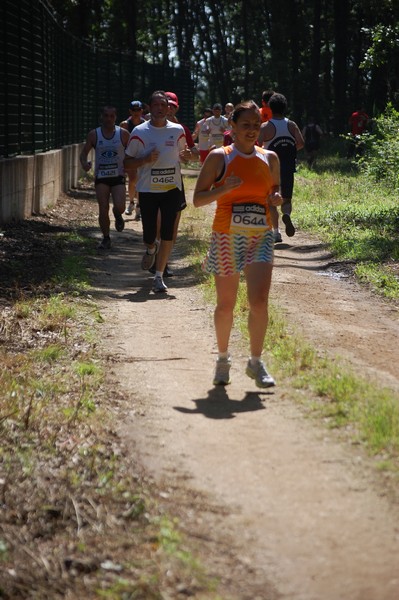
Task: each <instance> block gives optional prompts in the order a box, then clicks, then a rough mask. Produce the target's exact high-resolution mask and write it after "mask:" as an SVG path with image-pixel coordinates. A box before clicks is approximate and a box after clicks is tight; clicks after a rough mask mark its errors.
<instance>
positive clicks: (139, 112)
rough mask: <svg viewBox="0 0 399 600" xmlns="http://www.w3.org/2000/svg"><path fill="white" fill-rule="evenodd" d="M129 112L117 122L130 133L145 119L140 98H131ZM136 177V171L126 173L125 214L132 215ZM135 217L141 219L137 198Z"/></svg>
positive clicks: (137, 219)
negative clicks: (126, 196) (126, 200)
mask: <svg viewBox="0 0 399 600" xmlns="http://www.w3.org/2000/svg"><path fill="white" fill-rule="evenodd" d="M129 113H130V116H129V117H128V118H127V119H126V120H125V121H122V122H121V123H120V124H119V126H120V127H122V128H123V129H127V130H128V132H129V133H132V131H133V129H134V128H135V127H136V125H140V123H144V121H145V119H144V117H143V104H142V103H141V102H140V100H132V102H131V103H130V106H129ZM136 179H137V173H134V172H133V171H131V172H130V175H128V180H129V183H128V194H129V204H128V206H127V208H126V210H125V214H126V215H132V214H133V210H134V208H135V206H134V199H135V197H136ZM135 219H136V221H140V219H141V216H140V206H139V202H138V200H137V202H136V217H135Z"/></svg>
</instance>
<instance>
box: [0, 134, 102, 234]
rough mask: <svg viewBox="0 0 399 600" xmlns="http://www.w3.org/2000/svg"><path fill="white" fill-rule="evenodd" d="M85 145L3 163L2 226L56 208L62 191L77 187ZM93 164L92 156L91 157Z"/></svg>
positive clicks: (0, 172) (0, 189)
mask: <svg viewBox="0 0 399 600" xmlns="http://www.w3.org/2000/svg"><path fill="white" fill-rule="evenodd" d="M82 148H83V144H72V145H70V146H65V147H64V148H61V149H60V150H51V151H50V152H43V153H41V154H35V155H33V156H16V157H15V158H5V159H1V160H0V225H1V224H3V225H4V224H6V223H9V222H10V221H19V220H22V219H26V218H29V217H30V216H31V215H32V214H35V213H36V214H37V213H40V212H42V211H44V210H45V209H46V208H47V207H48V206H53V205H55V204H56V203H57V200H58V198H59V196H60V194H61V192H68V190H70V189H73V188H75V187H77V185H78V181H79V178H80V177H81V176H82V174H83V171H82V169H81V166H80V162H79V155H80V152H81V150H82ZM90 159H91V160H92V162H93V164H94V161H93V156H91V157H90Z"/></svg>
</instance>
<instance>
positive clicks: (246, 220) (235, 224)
mask: <svg viewBox="0 0 399 600" xmlns="http://www.w3.org/2000/svg"><path fill="white" fill-rule="evenodd" d="M267 229H269V224H268V222H267V219H266V207H265V206H262V205H261V204H251V203H244V204H233V206H232V208H231V222H230V230H231V231H232V232H233V233H237V232H241V233H247V234H256V233H261V232H262V231H265V230H267Z"/></svg>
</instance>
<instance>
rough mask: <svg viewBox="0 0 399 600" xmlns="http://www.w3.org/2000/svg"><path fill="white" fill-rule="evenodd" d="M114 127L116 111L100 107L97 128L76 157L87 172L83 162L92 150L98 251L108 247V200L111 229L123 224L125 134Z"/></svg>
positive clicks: (126, 132) (123, 225)
mask: <svg viewBox="0 0 399 600" xmlns="http://www.w3.org/2000/svg"><path fill="white" fill-rule="evenodd" d="M115 123H116V108H115V107H114V106H104V107H103V109H102V111H101V126H100V127H97V129H92V130H91V131H89V133H88V134H87V138H86V143H85V145H84V147H83V150H82V152H81V153H80V164H81V165H82V168H83V170H84V171H86V172H88V171H90V169H91V166H92V165H91V162H88V161H87V157H88V155H89V152H90V150H92V149H93V148H94V150H95V153H96V154H95V156H96V159H95V190H96V197H97V202H98V207H99V216H98V222H99V224H100V228H101V231H102V234H103V240H102V241H101V243H100V244H99V246H98V248H99V250H108V249H109V248H110V247H111V238H110V235H109V228H110V219H109V199H110V196H112V201H113V209H112V210H113V213H114V217H115V229H116V230H117V231H123V229H124V227H125V222H124V220H123V218H122V213H123V212H124V210H125V196H126V188H125V169H124V166H123V159H124V156H125V148H126V146H127V143H128V141H129V132H128V131H127V130H126V129H121V128H120V127H118V126H117V125H115Z"/></svg>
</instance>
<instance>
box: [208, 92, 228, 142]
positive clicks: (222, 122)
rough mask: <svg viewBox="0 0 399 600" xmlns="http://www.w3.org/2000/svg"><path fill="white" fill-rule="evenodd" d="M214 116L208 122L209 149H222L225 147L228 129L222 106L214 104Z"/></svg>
mask: <svg viewBox="0 0 399 600" xmlns="http://www.w3.org/2000/svg"><path fill="white" fill-rule="evenodd" d="M212 112H213V115H212V117H209V118H208V119H207V120H206V124H207V125H208V127H209V148H220V147H221V146H223V140H224V132H225V131H226V129H227V127H228V123H227V119H226V118H225V117H223V116H222V105H221V104H218V103H216V104H214V105H213V108H212Z"/></svg>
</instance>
